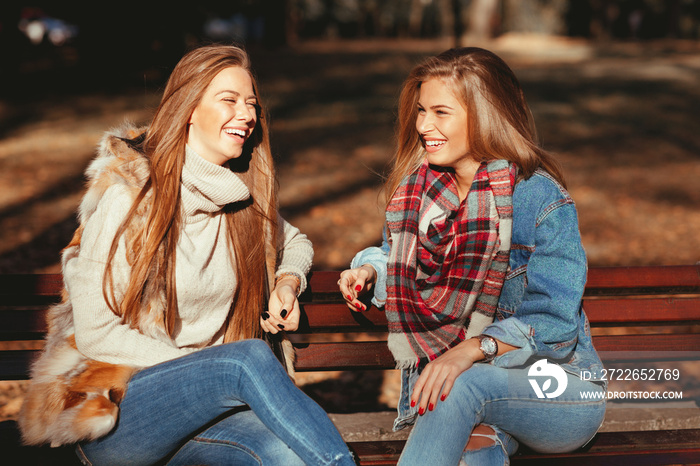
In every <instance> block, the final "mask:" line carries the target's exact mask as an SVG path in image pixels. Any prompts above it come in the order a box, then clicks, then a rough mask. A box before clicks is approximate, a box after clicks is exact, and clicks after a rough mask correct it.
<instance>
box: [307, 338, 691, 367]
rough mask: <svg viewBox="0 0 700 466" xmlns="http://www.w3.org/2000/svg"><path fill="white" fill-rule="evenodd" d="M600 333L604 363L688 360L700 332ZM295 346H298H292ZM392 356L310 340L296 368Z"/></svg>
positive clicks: (378, 361)
mask: <svg viewBox="0 0 700 466" xmlns="http://www.w3.org/2000/svg"><path fill="white" fill-rule="evenodd" d="M668 337H669V335H601V336H595V337H593V344H594V345H595V347H596V349H597V350H598V351H599V352H600V354H601V358H602V359H603V362H621V361H648V360H649V359H650V355H651V354H652V353H653V355H654V360H657V361H659V360H675V359H687V358H688V356H689V354H696V353H695V352H697V350H698V348H700V335H698V334H674V335H673V338H668ZM295 346H298V345H295ZM393 368H394V359H393V357H392V355H391V352H390V351H389V348H388V347H387V345H386V342H383V341H363V342H324V343H309V344H304V345H302V346H298V347H297V362H296V369H297V370H298V371H300V372H304V371H315V370H321V371H324V370H360V369H393Z"/></svg>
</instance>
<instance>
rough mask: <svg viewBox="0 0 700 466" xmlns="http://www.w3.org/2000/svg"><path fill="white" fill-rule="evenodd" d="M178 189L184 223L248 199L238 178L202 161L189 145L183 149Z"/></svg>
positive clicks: (227, 170)
mask: <svg viewBox="0 0 700 466" xmlns="http://www.w3.org/2000/svg"><path fill="white" fill-rule="evenodd" d="M182 188H183V189H182V193H181V195H182V207H183V211H184V214H185V219H186V220H185V221H186V222H188V223H191V222H195V221H198V220H201V219H202V218H204V217H207V216H208V215H209V214H211V213H214V212H218V211H220V210H221V209H222V207H224V206H225V205H227V204H230V203H233V202H238V201H243V200H246V199H248V198H249V197H250V191H249V189H248V187H247V186H246V185H245V183H244V182H243V180H241V179H240V178H239V177H238V175H236V174H235V173H234V172H232V171H231V170H230V169H228V168H227V167H225V166H220V165H216V164H214V163H211V162H209V161H207V160H205V159H203V158H202V157H201V156H200V155H199V154H197V152H195V151H194V150H193V149H192V148H191V147H190V146H186V148H185V165H184V166H183V168H182Z"/></svg>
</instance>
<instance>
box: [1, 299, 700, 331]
mask: <svg viewBox="0 0 700 466" xmlns="http://www.w3.org/2000/svg"><path fill="white" fill-rule="evenodd" d="M584 307H585V309H586V314H588V318H589V320H590V322H591V325H592V326H594V327H595V326H599V325H603V324H604V325H611V324H617V325H624V324H627V325H639V324H640V323H657V324H661V323H680V324H684V325H685V324H690V323H693V322H698V321H700V298H650V299H615V298H605V299H590V300H586V302H585V303H584ZM45 312H46V311H45V309H0V321H2V322H3V325H2V327H0V341H8V340H30V339H42V338H43V334H44V333H45V332H46V330H47V326H46V320H45V317H44V315H45ZM304 312H305V314H306V316H304V317H303V318H302V322H301V325H300V329H299V333H310V332H316V333H318V332H323V331H331V332H339V331H356V332H359V331H361V332H372V331H375V332H383V331H386V316H385V314H384V312H382V311H380V310H378V309H376V308H374V307H371V308H370V310H369V311H364V312H352V311H350V310H349V309H348V308H347V306H345V304H341V303H327V304H306V305H304ZM309 321H310V322H311V324H309Z"/></svg>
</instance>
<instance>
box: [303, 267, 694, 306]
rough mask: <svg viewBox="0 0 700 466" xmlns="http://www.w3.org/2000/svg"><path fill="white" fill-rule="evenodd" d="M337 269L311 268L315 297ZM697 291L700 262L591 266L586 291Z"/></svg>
mask: <svg viewBox="0 0 700 466" xmlns="http://www.w3.org/2000/svg"><path fill="white" fill-rule="evenodd" d="M339 276H340V272H336V271H319V272H313V273H312V274H311V277H310V280H309V288H310V289H311V290H312V291H313V294H314V300H315V301H317V300H318V299H317V297H318V296H320V295H321V294H330V295H333V294H335V295H337V294H338V293H339V292H338V283H337V282H338V278H339ZM684 292H687V293H698V292H700V264H698V265H668V266H658V265H656V266H634V267H590V268H589V269H588V279H587V282H586V294H587V295H601V294H603V295H604V294H634V293H641V294H653V293H684Z"/></svg>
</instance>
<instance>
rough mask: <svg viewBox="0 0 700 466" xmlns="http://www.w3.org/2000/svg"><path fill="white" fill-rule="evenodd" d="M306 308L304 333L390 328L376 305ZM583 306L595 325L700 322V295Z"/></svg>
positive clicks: (315, 305)
mask: <svg viewBox="0 0 700 466" xmlns="http://www.w3.org/2000/svg"><path fill="white" fill-rule="evenodd" d="M303 307H304V312H305V313H306V315H307V318H306V319H303V321H302V323H301V325H300V330H299V331H300V332H301V333H304V332H312V331H314V332H319V331H323V330H336V331H338V330H342V331H352V330H355V331H384V330H386V325H387V322H386V316H385V314H384V312H383V311H380V310H378V309H376V308H375V307H374V306H372V307H371V308H370V309H369V311H362V312H353V311H350V310H349V309H348V307H347V306H346V305H345V304H344V303H325V304H321V303H313V304H311V303H310V304H304V306H303ZM583 307H584V309H585V310H586V314H587V315H588V319H589V321H590V323H591V325H593V326H596V325H601V324H606V325H610V324H618V325H625V324H626V325H639V324H640V323H657V324H661V323H680V324H684V325H685V324H690V323H693V322H698V321H700V298H695V297H692V298H678V297H668V298H644V299H625V298H603V299H586V300H585V301H584V304H583ZM309 322H311V324H309Z"/></svg>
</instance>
